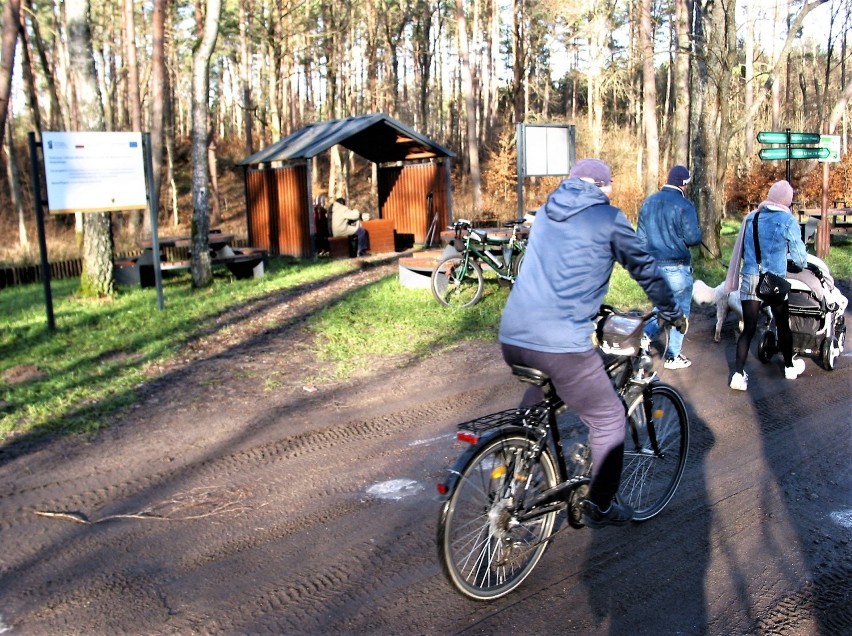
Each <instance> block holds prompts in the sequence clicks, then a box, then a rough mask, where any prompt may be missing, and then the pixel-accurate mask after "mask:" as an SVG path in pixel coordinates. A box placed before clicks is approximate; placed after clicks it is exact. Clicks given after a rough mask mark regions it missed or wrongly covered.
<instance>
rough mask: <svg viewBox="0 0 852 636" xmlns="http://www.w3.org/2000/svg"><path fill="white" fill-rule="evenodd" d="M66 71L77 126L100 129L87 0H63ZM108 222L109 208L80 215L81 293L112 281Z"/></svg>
mask: <svg viewBox="0 0 852 636" xmlns="http://www.w3.org/2000/svg"><path fill="white" fill-rule="evenodd" d="M65 12H66V13H65V16H66V24H67V28H68V52H69V60H70V67H69V69H70V71H71V72H70V75H71V77H72V78H73V80H74V87H75V89H76V94H77V116H78V118H79V119H78V121H77V126H78V128H79V129H80V130H83V131H103V130H104V111H103V104H102V102H101V96H100V93H99V92H98V81H97V75H96V71H95V57H94V54H93V52H92V33H91V30H90V28H89V0H66V2H65ZM112 254H113V243H112V223H111V217H110V213H109V212H87V213H86V214H84V215H83V273H82V275H81V277H80V292H81V294H82V295H83V296H109V295H112V294H113V292H114V291H115V283H114V281H113V264H112Z"/></svg>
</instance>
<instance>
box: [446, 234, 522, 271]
mask: <svg viewBox="0 0 852 636" xmlns="http://www.w3.org/2000/svg"><path fill="white" fill-rule="evenodd" d="M520 225H522V223H521V222H518V221H516V222H512V235H511V236H510V237H509V240H508V241H500V242H488V239H487V237H483V236H482V235H481V234H479V233H478V232H476V230H474V229H473V228H472V227H471V226H470V224H469V223H467V222H464V221H458V222H456V223H455V225H454V229H455V232H456V237H455V240H456V241H462V242H463V245H464V248H463V249H461V250H459V252H462V254H463V258H464V260H463V264H462V277H463V276H464V275H465V274H467V268H468V263H469V262H470V259H471V258H473V259H475V260H479V261H481V262H484V263H485V264H486V265H488V267H489V268H490V269H491V270H492V271H493V272H494V273H495V274H497V276H498V277H499V278H502V279H505V280H510V281H514V279H515V276H514V274H513V272H512V265H513V264H514V262H515V259H516V258H517V255H519V254H522V253H524V252H525V250H526V248H525V245H524V242H523V241H521V240H519V239H518V227H519V226H520ZM465 230H466V231H467V236H464V237H462V232H463V231H465ZM489 248H491V249H498V248H499V249H502V250H503V261H504V262H503V263H500V262H499V261H498V260H497V259H496V258H495V257H494V256H493V255H492V254H491V252H490V251H489ZM456 249H458V243H456Z"/></svg>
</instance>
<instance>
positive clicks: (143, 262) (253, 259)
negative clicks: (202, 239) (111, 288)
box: [115, 247, 269, 287]
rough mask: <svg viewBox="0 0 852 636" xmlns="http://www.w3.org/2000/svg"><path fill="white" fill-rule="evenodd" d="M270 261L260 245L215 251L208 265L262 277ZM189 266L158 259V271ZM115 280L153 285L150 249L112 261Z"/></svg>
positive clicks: (237, 274) (188, 262) (185, 262)
mask: <svg viewBox="0 0 852 636" xmlns="http://www.w3.org/2000/svg"><path fill="white" fill-rule="evenodd" d="M268 263H269V252H268V251H267V250H265V249H263V248H259V247H239V248H236V249H233V248H230V247H226V248H223V249H220V250H218V251H217V252H214V255H213V258H212V259H211V261H210V264H211V265H212V266H213V267H227V268H228V271H230V272H231V273H232V274H233V275H234V277H235V278H238V279H245V278H261V277H262V276H263V275H264V273H265V267H266V265H267V264H268ZM191 267H192V261H191V260H179V261H161V262H160V271H161V272H174V271H181V270H187V269H190V268H191ZM115 281H116V282H117V283H119V284H136V283H138V284H139V285H140V286H141V287H154V285H155V284H156V283H155V280H154V263H153V262H152V261H151V256H150V252H146V253H144V254H142V255H141V256H136V257H132V258H128V259H121V260H117V261H116V262H115Z"/></svg>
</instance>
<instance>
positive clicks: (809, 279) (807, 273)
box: [757, 254, 848, 371]
mask: <svg viewBox="0 0 852 636" xmlns="http://www.w3.org/2000/svg"><path fill="white" fill-rule="evenodd" d="M787 280H788V281H789V282H790V297H789V304H790V331H791V332H792V335H793V354H794V355H807V356H810V357H812V358H815V359H817V360H819V361H820V362H821V364H822V366H823V368H824V369H826V370H828V371H831V370H832V369H834V366H835V363H836V361H837V357H838V356H839V355H840V354H841V352H842V351H843V345H844V342H845V340H846V324H845V319H844V317H843V312H844V310H845V309H846V305H847V304H848V300H847V299H846V297H845V296H844V295H843V294H841V293H840V291H839V290H838V289H837V288H836V287H835V286H834V279H833V278H832V277H831V274H830V273H829V271H828V267H827V266H826V264H825V263H824V262H823V261H822V260H820V259H819V258H817V257H816V256H812V255H810V254H809V255H808V263H807V266H806V267H805V269H803V270H801V271H798V272H793V271H788V272H787ZM777 352H778V337H777V333H776V329H775V320H774V318H773V319H772V320H771V321H770V322H769V324H768V325H767V328H766V331H765V332H764V334H763V337H762V338H761V340H760V344H759V345H758V349H757V356H758V358H759V359H760V361H761V362H769V360H770V359H771V358H772V356H773V355H775V354H776V353H777Z"/></svg>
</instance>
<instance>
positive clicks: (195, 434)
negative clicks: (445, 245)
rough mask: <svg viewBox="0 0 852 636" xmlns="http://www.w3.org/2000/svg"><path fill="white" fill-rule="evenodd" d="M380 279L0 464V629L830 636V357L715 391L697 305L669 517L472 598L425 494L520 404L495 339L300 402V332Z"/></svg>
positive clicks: (839, 406)
mask: <svg viewBox="0 0 852 636" xmlns="http://www.w3.org/2000/svg"><path fill="white" fill-rule="evenodd" d="M391 271H393V270H392V266H387V267H384V268H383V267H379V268H376V269H375V270H372V271H365V272H362V273H361V274H358V275H356V277H360V278H356V277H353V278H349V279H346V280H343V279H341V280H340V281H337V282H335V283H334V284H332V285H325V286H315V287H312V288H309V289H305V290H302V292H303V294H302V295H301V296H298V297H296V296H288V297H278V298H272V299H269V300H268V301H267V302H264V303H257V304H255V305H253V306H249V307H245V308H243V310H241V311H240V312H238V313H235V314H234V315H232V316H223V317H221V318H220V323H221V327H222V329H221V330H219V331H212V332H211V333H210V334H209V335H208V337H207V338H205V339H204V340H203V341H199V342H198V343H195V345H194V346H193V347H191V348H189V350H188V351H187V354H186V356H185V358H184V359H183V360H182V361H180V362H179V363H177V364H176V365H175V366H174V367H173V368H169V369H165V370H162V371H163V373H164V375H163V376H162V377H161V378H159V379H158V380H156V381H154V382H152V383H151V385H150V386H149V387H146V389H145V393H144V395H145V397H144V400H143V401H141V402H140V403H139V404H138V407H137V408H135V409H134V410H132V412H129V413H127V414H125V415H123V416H122V417H121V418H119V419H117V421H115V422H113V423H112V424H111V426H110V427H109V428H108V429H106V430H104V431H102V432H101V433H99V434H97V435H95V436H93V437H92V438H91V439H89V440H85V441H81V440H79V439H76V440H56V441H54V442H52V443H50V444H42V445H39V446H21V445H18V446H11V447H6V448H0V539H2V551H0V633H8V634H116V633H130V634H191V633H204V634H212V633H217V634H219V633H221V634H244V633H251V634H257V633H273V634H402V633H405V634H515V633H537V634H564V633H572V632H576V633H582V634H785V635H786V634H849V633H852V549H850V539H852V462H850V456H852V453H850V451H852V398H851V397H850V395H852V392H850V389H852V356H850V351H849V349H850V347H847V351H846V353H845V355H844V356H843V357H841V358H840V359H839V360H838V365H837V367H838V368H837V369H835V370H834V371H831V372H828V371H825V370H823V369H821V368H819V366H818V365H817V364H816V363H815V362H814V361H812V360H808V361H807V370H806V372H805V374H804V375H803V376H802V377H801V378H799V379H797V380H795V381H787V380H784V379H783V373H782V371H781V368H780V364H781V363H780V361H777V360H776V361H775V362H771V363H769V364H766V365H763V364H761V363H760V362H758V361H757V359H756V358H751V359H750V360H749V366H748V369H749V372H750V375H751V385H750V390H749V392H748V393H739V392H734V391H731V390H730V389H728V388H727V384H726V382H727V378H728V377H729V373H730V367H731V365H732V361H733V356H734V339H735V330H734V324H733V322H729V324H728V325H727V326H726V328H725V330H724V332H723V335H722V342H721V343H718V344H716V343H714V342H713V341H712V330H713V320H712V317H711V315H710V314H711V311H710V310H709V309H708V310H706V311H699V312H698V314H697V315H696V316H694V319H693V322H692V327H691V330H690V332H689V334H688V336H687V340H686V343H685V349H684V351H685V353H687V354H688V355H689V356H690V357H691V358H692V359H693V362H694V364H693V366H692V367H691V368H689V369H686V370H681V371H665V370H661V375H662V378H663V380H664V381H666V382H669V383H671V384H673V385H674V386H676V387H677V388H678V389H679V390H680V391H681V392H682V393H683V395H684V397H685V399H686V401H687V403H688V405H689V408H690V414H691V418H692V420H691V421H692V444H691V449H690V453H691V454H690V459H689V464H688V466H687V470H686V474H685V477H684V480H683V482H682V483H681V486H680V489H679V491H678V493H677V494H676V496H675V498H674V500H673V502H672V504H671V505H670V507H669V508H668V509H666V511H664V513H663V514H662V515H660V516H659V517H657V518H656V519H654V520H652V521H650V522H648V523H646V524H639V525H632V526H628V527H627V528H611V529H604V530H597V531H592V530H588V529H583V530H571V529H568V530H566V531H564V532H562V533H561V534H560V535H559V536H558V537H557V538H556V539H555V540H554V542H553V544H552V545H551V547H550V548H549V550H548V552H547V553H546V554H545V556H544V558H543V559H542V561H541V563H540V564H539V566H538V568H537V569H536V570H535V571H534V572H533V574H532V575H531V576H530V578H529V579H528V580H527V581H526V582H525V583H524V585H523V586H522V587H521V588H520V589H519V590H518V591H517V592H515V593H514V594H512V595H510V596H509V597H507V598H505V599H500V600H498V601H495V602H493V603H489V604H483V603H475V602H472V601H468V600H465V599H464V598H462V597H461V596H459V595H458V594H456V593H455V592H454V591H453V590H452V589H451V588H450V586H449V584H448V583H447V582H446V581H445V580H444V578H443V576H442V574H441V572H440V568H439V565H438V561H437V557H436V548H435V523H436V518H437V513H438V508H439V501H438V497H437V493H436V491H435V484H436V482H437V481H439V479H440V478H441V477H442V475H443V471H444V470H445V469H446V467H447V466H448V465H450V464H451V463H452V461H453V460H454V459H455V457H456V456H457V455H458V454H459V452H460V450H461V448H460V446H459V445H458V443H457V442H455V440H454V431H455V424H456V423H458V422H460V421H462V420H464V419H467V418H471V417H475V416H478V415H482V414H484V413H487V412H489V411H492V410H498V409H501V408H508V407H510V406H513V405H514V404H515V403H516V402H517V400H518V399H519V397H520V394H521V387H520V385H519V384H518V383H517V382H515V381H514V380H513V379H512V378H511V376H510V374H509V372H508V370H507V369H506V367H505V366H504V365H503V363H502V362H501V359H500V356H499V352H498V348H497V346H496V344H494V343H482V344H466V345H464V346H462V347H459V348H458V349H456V350H454V351H452V352H448V353H446V354H444V355H441V356H438V357H434V358H431V359H428V360H424V361H415V362H406V361H399V360H394V361H387V362H386V363H384V364H383V365H379V367H378V368H377V369H374V370H373V371H372V372H371V373H369V374H365V375H364V376H362V377H359V378H356V379H354V380H353V381H351V382H349V383H347V384H346V385H345V386H344V385H323V384H322V383H317V382H316V380H315V379H316V378H317V377H321V373H319V371H321V368H320V365H319V363H317V362H316V361H315V360H313V359H312V358H311V356H310V352H309V349H308V348H307V347H306V336H305V334H303V333H302V332H301V331H300V329H299V325H298V323H299V321H300V320H301V319H302V318H303V317H304V316H305V315H307V314H309V313H310V312H312V311H315V310H316V309H317V308H319V307H321V306H323V305H324V303H326V302H329V300H330V299H332V298H333V297H334V296H335V294H343V293H346V291H347V290H348V289H351V287H352V286H353V285H355V284H362V283H364V282H369V281H370V280H374V279H375V278H376V277H378V276H381V275H386V274H387V273H388V272H391ZM845 291H846V293H847V295H848V294H849V291H850V289H849V287H848V285H847V286H846V288H845ZM846 319H847V322H852V316H850V314H849V313H847V318H846ZM270 325H279V326H278V327H275V326H270Z"/></svg>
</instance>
